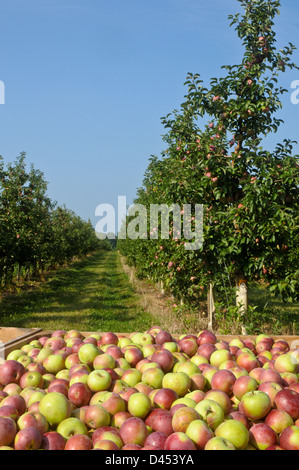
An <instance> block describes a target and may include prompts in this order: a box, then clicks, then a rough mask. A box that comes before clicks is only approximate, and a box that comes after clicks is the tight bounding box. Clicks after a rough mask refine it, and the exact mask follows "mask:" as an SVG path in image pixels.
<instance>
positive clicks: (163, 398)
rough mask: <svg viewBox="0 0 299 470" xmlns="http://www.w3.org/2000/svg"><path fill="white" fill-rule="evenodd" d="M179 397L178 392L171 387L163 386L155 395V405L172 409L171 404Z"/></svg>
mask: <svg viewBox="0 0 299 470" xmlns="http://www.w3.org/2000/svg"><path fill="white" fill-rule="evenodd" d="M178 398H179V396H178V394H177V393H176V392H175V391H174V390H172V389H171V388H161V389H160V390H157V392H156V393H155V396H154V400H153V403H154V406H156V407H157V408H164V409H166V410H170V408H171V405H172V404H173V402H174V401H175V400H177V399H178Z"/></svg>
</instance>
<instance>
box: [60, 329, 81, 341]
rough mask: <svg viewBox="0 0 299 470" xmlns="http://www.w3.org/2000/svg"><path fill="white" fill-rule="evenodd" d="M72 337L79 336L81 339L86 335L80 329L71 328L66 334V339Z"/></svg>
mask: <svg viewBox="0 0 299 470" xmlns="http://www.w3.org/2000/svg"><path fill="white" fill-rule="evenodd" d="M71 338H79V339H82V340H83V339H84V336H83V334H82V333H81V332H80V331H79V330H76V329H72V330H69V331H68V332H67V333H66V334H65V335H64V339H65V340H67V339H71Z"/></svg>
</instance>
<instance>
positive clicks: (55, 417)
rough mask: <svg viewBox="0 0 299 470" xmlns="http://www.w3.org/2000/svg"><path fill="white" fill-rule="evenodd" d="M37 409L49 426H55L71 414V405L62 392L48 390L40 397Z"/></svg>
mask: <svg viewBox="0 0 299 470" xmlns="http://www.w3.org/2000/svg"><path fill="white" fill-rule="evenodd" d="M39 411H40V413H41V414H43V415H44V416H45V418H46V420H47V421H48V423H49V424H50V426H52V427H56V426H58V424H59V423H61V422H62V421H63V420H65V419H66V418H69V417H70V416H71V412H72V406H71V403H70V401H69V400H68V399H67V398H66V397H65V396H64V395H63V394H62V393H59V392H50V393H47V394H46V395H44V396H43V397H42V398H41V400H40V402H39Z"/></svg>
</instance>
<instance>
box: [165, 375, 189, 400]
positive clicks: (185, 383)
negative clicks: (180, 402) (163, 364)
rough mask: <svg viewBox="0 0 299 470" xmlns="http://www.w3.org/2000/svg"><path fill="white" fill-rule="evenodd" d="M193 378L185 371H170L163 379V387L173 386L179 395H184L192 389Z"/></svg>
mask: <svg viewBox="0 0 299 470" xmlns="http://www.w3.org/2000/svg"><path fill="white" fill-rule="evenodd" d="M190 387H191V379H190V377H189V376H188V375H187V374H186V373H185V372H168V373H166V374H165V375H164V377H163V379H162V388H171V389H172V390H174V391H175V392H176V393H177V395H178V397H179V398H180V397H183V396H185V395H186V393H187V392H188V391H189V390H190Z"/></svg>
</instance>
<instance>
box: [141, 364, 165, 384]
mask: <svg viewBox="0 0 299 470" xmlns="http://www.w3.org/2000/svg"><path fill="white" fill-rule="evenodd" d="M163 378H164V372H163V370H162V369H161V368H159V367H150V368H148V369H146V370H145V371H144V372H143V374H142V377H141V380H142V382H143V383H145V384H146V385H149V386H150V387H153V388H162V382H163Z"/></svg>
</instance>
